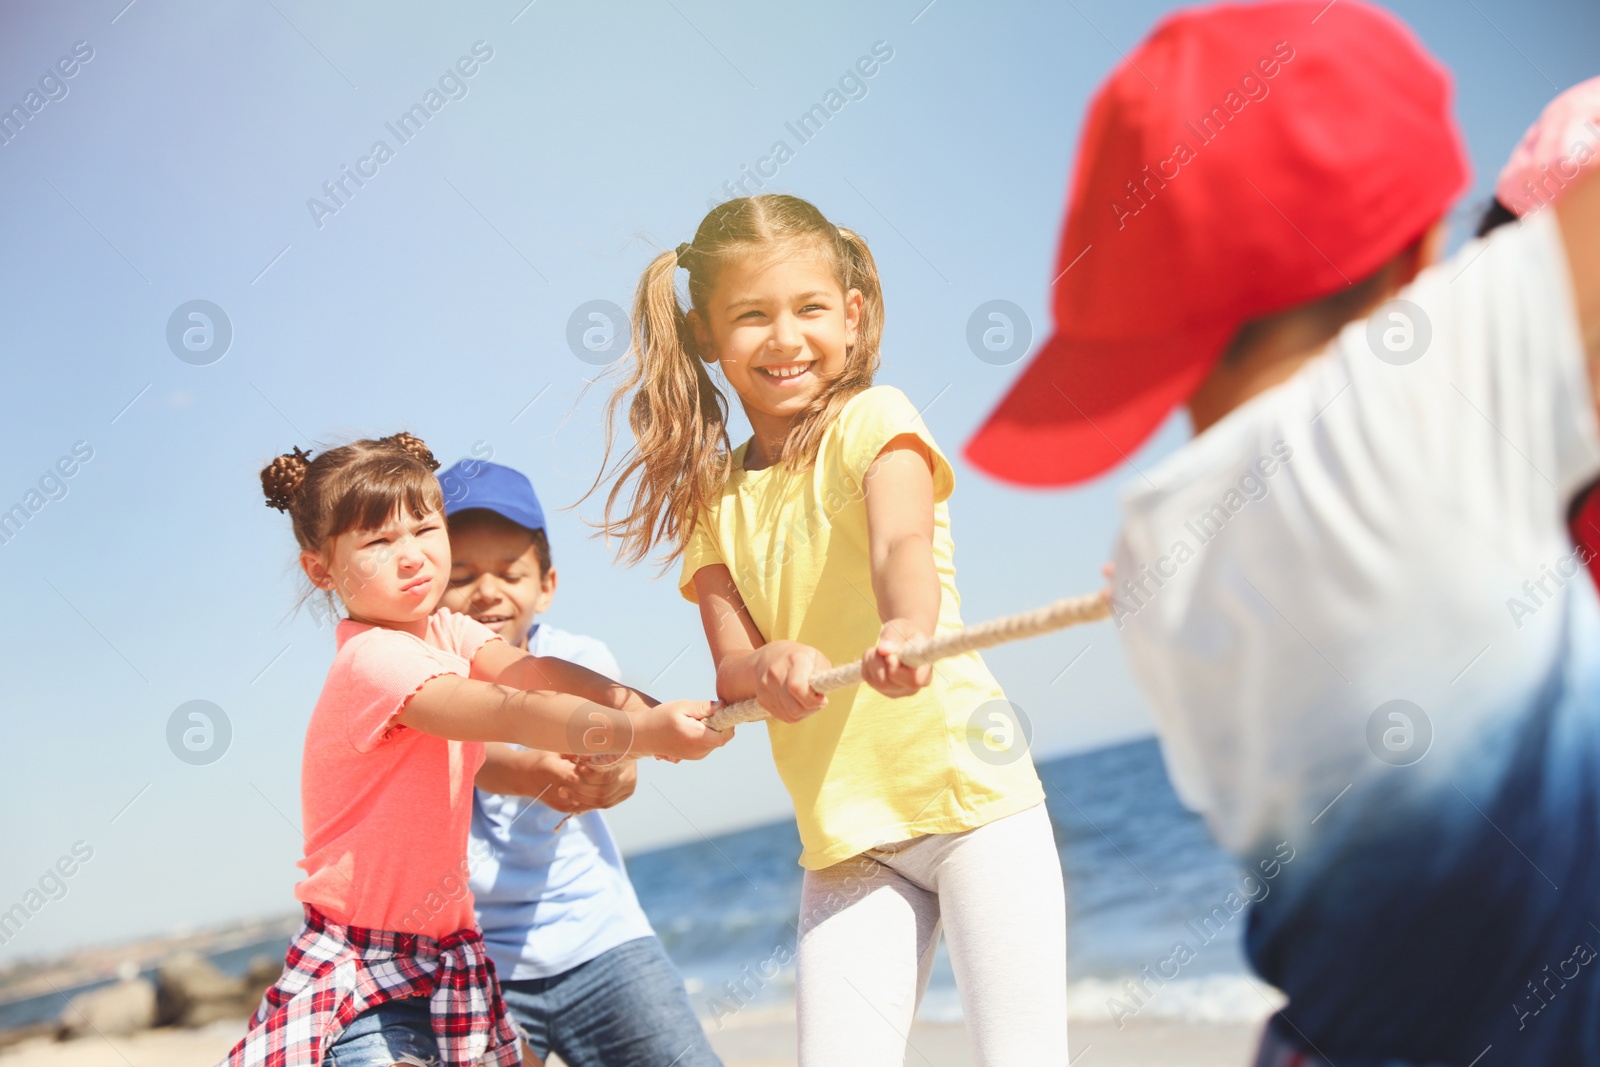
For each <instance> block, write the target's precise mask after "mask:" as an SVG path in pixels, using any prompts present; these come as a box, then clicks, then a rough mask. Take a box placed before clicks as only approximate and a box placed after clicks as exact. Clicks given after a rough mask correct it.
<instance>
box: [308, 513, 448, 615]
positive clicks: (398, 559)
mask: <svg viewBox="0 0 1600 1067" xmlns="http://www.w3.org/2000/svg"><path fill="white" fill-rule="evenodd" d="M300 565H301V567H302V568H303V569H304V570H305V572H306V576H307V577H308V578H310V579H311V584H312V585H314V586H316V587H317V588H318V589H327V590H331V591H332V592H334V593H336V594H337V595H338V597H339V599H340V600H341V601H343V603H344V606H345V611H346V612H347V613H348V614H349V616H350V618H352V619H354V620H355V621H357V622H365V623H371V624H373V625H377V626H387V627H390V628H392V629H397V630H409V631H411V632H413V633H420V632H422V631H424V630H426V628H427V621H428V616H429V615H431V614H433V610H434V608H436V607H438V605H439V599H440V598H441V597H442V596H443V595H444V593H445V581H446V579H447V578H448V577H449V574H450V536H449V534H448V533H447V532H446V530H445V524H444V514H443V513H442V512H440V511H436V510H435V511H429V512H428V513H426V514H424V515H422V516H420V517H418V516H415V515H410V514H403V513H400V512H397V513H396V514H394V515H393V516H391V517H390V519H389V520H388V521H387V522H386V523H384V524H383V525H382V526H380V527H378V528H377V529H373V530H349V531H347V532H345V533H342V534H339V535H338V536H336V537H334V538H333V539H332V542H331V543H330V544H329V545H328V546H327V548H326V549H325V550H324V551H322V552H311V551H306V552H302V553H301V554H300Z"/></svg>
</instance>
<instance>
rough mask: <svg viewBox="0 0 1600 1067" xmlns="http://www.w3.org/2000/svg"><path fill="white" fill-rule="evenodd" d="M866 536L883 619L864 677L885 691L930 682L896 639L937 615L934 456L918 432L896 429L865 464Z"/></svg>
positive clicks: (920, 630)
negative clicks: (907, 660) (904, 658)
mask: <svg viewBox="0 0 1600 1067" xmlns="http://www.w3.org/2000/svg"><path fill="white" fill-rule="evenodd" d="M865 485H866V487H867V496H866V506H867V544H868V551H869V553H870V555H871V560H872V592H873V595H874V596H875V597H876V598H877V601H878V615H879V617H880V618H882V619H883V620H884V623H883V630H882V631H881V632H880V633H879V635H878V645H877V647H876V648H873V649H872V650H870V651H869V652H867V654H866V655H865V656H863V657H862V660H861V673H862V678H863V679H864V680H865V681H866V683H867V684H868V685H870V686H872V687H873V688H874V689H877V690H879V691H880V692H882V693H885V694H886V695H888V696H906V695H909V694H911V693H914V692H916V691H917V690H918V689H921V688H922V687H923V686H925V685H927V684H928V680H929V678H930V677H931V676H932V670H931V668H929V667H927V666H923V667H917V668H911V667H906V666H904V665H903V664H901V663H900V660H899V657H898V656H897V655H896V653H897V652H898V650H899V648H900V646H901V645H903V644H904V643H905V642H907V641H909V640H911V639H912V638H916V637H926V636H928V635H929V634H931V633H933V631H934V628H935V627H936V626H937V625H938V623H939V599H940V593H941V591H940V588H939V573H938V571H937V570H936V569H935V567H934V564H933V457H932V455H931V454H930V453H929V452H928V447H927V446H926V445H925V444H923V442H922V439H921V438H919V437H917V436H916V435H915V434H902V435H900V436H899V437H896V438H894V439H893V440H891V441H890V442H889V443H888V444H887V445H885V446H884V447H883V451H881V452H880V453H878V458H877V459H876V460H874V461H873V464H872V466H871V467H869V468H868V469H867V477H866V479H865Z"/></svg>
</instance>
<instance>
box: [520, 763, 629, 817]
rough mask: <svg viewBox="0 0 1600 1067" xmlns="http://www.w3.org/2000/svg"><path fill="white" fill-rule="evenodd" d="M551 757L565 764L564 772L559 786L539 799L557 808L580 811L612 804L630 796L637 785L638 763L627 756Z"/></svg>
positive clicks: (573, 812)
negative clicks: (613, 757)
mask: <svg viewBox="0 0 1600 1067" xmlns="http://www.w3.org/2000/svg"><path fill="white" fill-rule="evenodd" d="M554 758H555V759H557V760H559V761H560V762H562V763H565V764H566V765H567V767H568V771H567V772H566V773H565V774H564V775H563V779H562V782H561V784H560V786H558V787H557V788H556V789H555V790H554V791H553V792H552V793H551V794H549V795H546V796H545V797H543V798H542V799H543V800H544V802H545V803H546V804H548V805H550V806H551V807H552V808H555V809H556V810H557V811H564V812H567V813H568V814H580V813H582V812H585V811H596V810H598V809H601V808H612V807H616V806H617V805H618V804H620V803H622V802H623V801H624V800H627V799H628V798H629V797H631V796H632V795H633V790H634V788H635V787H636V786H637V785H638V784H639V765H638V763H636V762H635V761H633V760H631V759H619V760H615V761H610V762H607V761H606V760H603V759H587V758H586V759H579V758H577V757H575V756H556V757H554Z"/></svg>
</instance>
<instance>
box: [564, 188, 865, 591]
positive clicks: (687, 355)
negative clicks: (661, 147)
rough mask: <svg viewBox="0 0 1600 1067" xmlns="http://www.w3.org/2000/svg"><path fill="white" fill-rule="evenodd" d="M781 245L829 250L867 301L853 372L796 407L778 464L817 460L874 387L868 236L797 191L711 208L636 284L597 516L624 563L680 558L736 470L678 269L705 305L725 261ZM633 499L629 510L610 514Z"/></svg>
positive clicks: (723, 405)
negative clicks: (623, 445) (854, 404)
mask: <svg viewBox="0 0 1600 1067" xmlns="http://www.w3.org/2000/svg"><path fill="white" fill-rule="evenodd" d="M780 243H781V244H784V245H797V246H809V247H810V248H812V249H814V250H816V251H819V252H821V253H822V255H824V256H825V257H826V258H827V260H828V262H829V264H830V265H831V266H832V267H833V271H834V274H835V276H836V277H837V279H838V281H839V287H840V288H841V289H842V290H844V291H845V292H846V293H848V292H849V291H850V290H851V289H856V290H859V291H860V293H861V298H862V311H861V323H860V326H859V328H858V331H857V337H856V343H855V344H854V345H852V346H851V347H850V350H849V352H848V354H847V357H846V360H845V367H844V370H843V371H842V372H841V373H840V374H839V375H838V376H836V377H835V378H833V379H832V380H830V381H829V382H828V383H827V384H826V385H825V387H824V388H823V391H822V394H821V395H820V396H819V397H818V398H817V400H816V402H815V403H814V404H813V405H812V406H811V407H810V408H809V409H808V410H806V411H804V412H802V413H801V414H800V415H798V416H796V417H795V420H794V422H793V423H792V424H791V425H790V427H789V433H788V436H787V437H786V438H785V439H784V442H783V447H782V448H781V450H780V451H779V454H778V463H779V464H781V465H782V466H784V467H787V468H788V469H790V470H803V469H804V468H806V467H809V466H810V465H811V464H812V463H814V462H816V458H817V449H818V446H819V445H820V444H821V441H822V434H823V431H824V430H826V429H827V427H828V425H829V424H830V423H832V422H833V420H834V418H835V417H836V416H837V415H838V414H839V411H840V409H841V408H843V407H844V405H845V403H846V402H848V401H849V400H850V398H851V397H853V396H855V395H856V394H857V393H859V392H861V391H862V390H863V389H866V388H868V387H869V386H871V385H872V376H873V375H874V374H875V373H876V372H877V370H878V346H879V342H880V341H881V339H882V337H883V288H882V285H881V284H880V283H879V281H878V265H877V263H876V262H874V260H873V258H872V253H871V252H870V251H869V250H868V249H867V243H866V241H865V240H864V239H863V238H862V237H861V236H860V235H859V234H857V233H854V232H852V231H850V230H846V229H843V228H842V227H838V226H835V225H834V224H833V223H831V222H829V221H828V220H827V219H826V218H825V217H823V214H822V212H820V211H818V210H817V209H816V207H814V206H813V205H812V204H810V203H808V202H807V201H805V200H801V199H800V198H799V197H796V196H784V195H780V194H774V193H767V194H763V195H761V196H754V197H742V198H740V199H737V200H729V201H727V202H726V203H724V204H719V205H718V206H717V207H715V208H713V209H712V210H711V211H710V213H709V214H707V215H706V217H705V218H704V219H702V220H701V221H700V226H699V227H698V228H697V229H696V230H695V235H694V240H693V241H692V242H690V243H688V244H687V245H684V246H680V250H679V251H678V252H663V253H661V254H660V255H658V256H656V258H655V259H653V260H651V261H650V265H649V266H648V267H646V268H645V271H644V274H643V275H642V276H641V277H640V279H639V286H638V289H637V291H636V292H635V294H634V299H633V344H632V347H631V348H630V349H629V355H630V357H631V361H630V365H629V369H628V372H627V377H626V378H625V379H624V380H623V382H622V383H621V384H620V385H619V386H617V388H616V389H615V390H614V391H613V392H612V394H611V400H610V403H609V404H608V405H607V407H606V456H605V460H604V461H603V462H602V466H601V471H600V475H599V476H598V477H597V478H596V479H595V488H598V487H599V485H600V482H602V481H604V480H605V478H606V477H607V475H608V473H609V474H610V475H611V476H612V477H614V479H615V481H614V484H613V485H612V487H611V491H610V493H609V494H607V496H606V506H605V518H604V521H603V522H601V523H600V524H599V525H600V528H601V529H602V530H603V531H604V532H605V534H606V535H607V536H608V537H610V536H614V537H616V538H618V539H619V540H620V541H621V545H620V547H619V548H618V551H617V555H618V558H620V559H622V560H623V561H624V562H627V563H637V562H639V561H640V560H642V559H644V558H645V557H646V556H648V555H649V554H650V553H651V551H652V550H654V549H655V548H656V547H657V546H658V545H661V544H663V543H665V544H667V545H669V546H670V548H671V551H670V553H669V554H668V555H667V556H666V557H665V559H664V560H663V563H664V564H670V563H671V562H672V561H673V560H674V559H676V558H677V557H678V556H679V555H680V554H681V553H682V552H683V545H684V543H685V542H686V541H687V540H688V537H689V534H690V533H691V532H692V531H693V530H694V526H695V523H696V522H698V521H699V518H700V516H701V515H702V514H703V513H704V512H705V511H706V509H707V508H709V507H710V506H711V504H712V502H713V501H714V500H715V499H716V498H717V496H718V494H720V492H721V491H722V485H723V483H724V482H725V481H726V480H727V477H728V474H729V466H730V462H731V459H730V457H731V452H732V449H731V447H730V445H729V443H728V400H727V397H725V396H724V395H723V393H722V390H720V389H718V388H717V387H716V385H715V384H713V383H712V381H711V376H710V375H709V374H708V373H707V371H706V365H705V364H704V363H703V362H702V361H701V359H700V357H699V356H698V354H697V353H696V352H695V343H694V336H693V333H692V330H691V329H690V326H689V320H688V310H689V309H686V308H684V307H683V306H682V305H680V304H679V302H678V291H677V286H676V271H677V269H678V267H680V266H682V267H684V268H685V269H687V270H688V272H689V306H690V308H692V309H693V310H695V311H698V312H700V313H701V314H704V313H705V310H706V302H707V300H708V299H709V297H710V296H711V293H712V291H713V290H714V289H715V287H716V283H717V276H718V273H719V271H720V270H721V268H722V266H723V264H725V263H726V262H727V261H728V260H730V259H732V258H734V257H737V256H742V255H748V254H749V253H751V252H752V251H759V250H765V249H768V248H771V247H773V246H776V245H779V244H780ZM629 394H632V400H631V402H630V403H629V404H628V425H629V427H630V428H632V430H633V436H634V441H635V444H634V446H633V448H631V449H629V450H628V452H627V454H626V455H624V456H623V457H622V459H621V460H619V461H618V462H617V464H616V466H615V467H614V468H611V469H610V470H609V471H608V470H607V465H608V464H609V461H610V457H611V442H612V440H613V435H614V433H615V423H616V414H617V410H618V408H620V407H621V406H622V404H623V401H624V400H625V399H626V398H627V397H628V396H629ZM593 491H594V490H593V489H591V490H590V492H593ZM624 497H627V498H628V500H627V501H626V505H627V506H626V511H625V514H623V515H622V516H621V517H620V518H613V517H612V516H613V513H614V512H615V510H616V509H617V508H618V507H619V505H621V504H622V503H623V498H624Z"/></svg>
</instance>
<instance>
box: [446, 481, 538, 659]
mask: <svg viewBox="0 0 1600 1067" xmlns="http://www.w3.org/2000/svg"><path fill="white" fill-rule="evenodd" d="M541 533H542V531H541ZM546 543H548V542H546ZM450 552H451V556H452V559H451V567H450V585H449V588H448V589H447V590H446V591H445V594H444V600H443V601H442V602H441V606H443V607H447V608H449V609H450V610H451V611H459V612H461V613H462V614H464V615H470V616H472V617H473V618H474V619H476V620H478V621H479V622H481V623H483V624H484V625H485V626H487V627H489V628H490V629H492V630H494V631H495V632H496V633H498V634H499V635H500V636H501V637H503V638H505V639H506V641H507V642H509V643H510V644H511V645H512V646H513V647H515V648H522V647H524V646H525V645H526V643H527V639H528V631H529V629H531V628H532V627H533V620H534V617H535V616H537V615H539V614H541V613H542V612H545V611H548V610H549V608H550V601H551V599H552V598H554V596H555V592H556V571H555V568H554V567H545V566H544V560H543V558H541V556H540V553H539V546H538V545H537V544H536V543H535V535H534V532H533V531H532V530H529V529H528V528H527V527H526V526H522V525H519V524H517V523H514V522H512V521H511V520H510V519H508V518H505V517H504V516H502V515H498V514H496V513H495V512H492V511H486V510H484V509H481V508H471V509H468V510H466V511H460V512H457V513H456V514H454V515H452V516H450Z"/></svg>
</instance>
